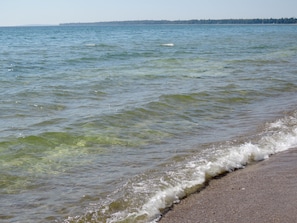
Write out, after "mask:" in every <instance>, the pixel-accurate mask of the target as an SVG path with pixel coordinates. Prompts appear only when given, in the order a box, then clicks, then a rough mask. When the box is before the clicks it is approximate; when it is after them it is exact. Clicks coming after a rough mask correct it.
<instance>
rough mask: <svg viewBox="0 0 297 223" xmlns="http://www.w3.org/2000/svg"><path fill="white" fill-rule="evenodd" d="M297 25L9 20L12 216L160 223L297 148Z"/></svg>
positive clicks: (5, 197) (8, 196)
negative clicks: (211, 183)
mask: <svg viewBox="0 0 297 223" xmlns="http://www.w3.org/2000/svg"><path fill="white" fill-rule="evenodd" d="M296 37H297V29H296V26H271V25H270V26H264V25H263V26H248V25H245V26H228V25H223V26H215V25H213V26H187V25H177V26H175V25H168V26H166V25H161V26H155V25H146V26H98V27H95V26H94V27H14V28H0V41H1V43H2V44H1V46H0V51H1V54H0V64H1V66H0V67H1V70H0V80H1V81H0V85H1V98H0V100H1V107H0V114H1V119H0V125H1V129H0V166H1V168H0V176H1V180H0V197H1V204H0V219H1V221H3V222H32V221H34V222H88V221H91V220H92V222H120V221H123V222H149V221H154V220H155V219H157V218H158V217H159V215H160V213H161V212H162V210H164V209H165V208H166V207H168V206H170V205H171V204H172V203H173V202H177V201H178V200H179V199H180V198H182V197H183V196H185V195H186V194H188V193H191V192H193V191H195V190H196V189H197V188H199V187H200V186H201V184H202V183H203V182H204V181H205V179H206V178H208V177H212V176H215V175H217V174H220V173H222V172H224V171H229V170H232V169H234V168H238V167H241V166H242V165H245V164H246V163H248V162H250V161H252V160H260V159H263V158H267V157H268V156H269V155H270V154H273V153H276V152H279V151H282V150H286V149H288V148H290V147H292V146H296V145H297V113H296V112H297V110H296V105H297V97H296V94H297V75H296V74H297V68H296V62H297V44H296Z"/></svg>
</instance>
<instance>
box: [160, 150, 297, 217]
mask: <svg viewBox="0 0 297 223" xmlns="http://www.w3.org/2000/svg"><path fill="white" fill-rule="evenodd" d="M296 188H297V148H291V149H289V150H286V151H283V152H280V153H278V154H275V155H272V156H271V157H269V158H268V159H265V160H263V161H258V162H256V163H253V164H250V165H248V166H246V167H244V168H243V169H238V170H236V171H234V172H230V173H226V174H223V175H220V176H217V177H215V178H212V179H210V180H209V181H208V182H207V183H206V185H205V187H203V188H202V189H201V190H199V191H198V192H197V193H194V194H191V195H190V196H188V197H187V198H185V199H183V200H181V202H180V203H178V204H175V205H174V206H173V207H171V208H170V209H169V210H168V211H167V212H166V213H164V214H163V217H162V218H161V219H160V222H161V223H175V222H176V223H178V222H188V223H194V222H195V223H196V222H197V223H198V222H201V223H202V222H205V223H206V222H238V223H240V222H242V223H248V222H267V223H268V222H275V223H276V222H288V223H289V222H295V221H296V219H297V205H296V204H297V203H296V200H297V190H296Z"/></svg>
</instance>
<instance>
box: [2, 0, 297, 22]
mask: <svg viewBox="0 0 297 223" xmlns="http://www.w3.org/2000/svg"><path fill="white" fill-rule="evenodd" d="M281 17H297V0H0V26H14V25H31V24H59V23H67V22H100V21H119V20H142V19H154V20H158V19H167V20H179V19H181V20H187V19H226V18H281Z"/></svg>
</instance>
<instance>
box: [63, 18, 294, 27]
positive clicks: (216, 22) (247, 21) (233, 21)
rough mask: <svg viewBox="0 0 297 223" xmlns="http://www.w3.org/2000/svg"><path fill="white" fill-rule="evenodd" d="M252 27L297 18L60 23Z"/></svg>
mask: <svg viewBox="0 0 297 223" xmlns="http://www.w3.org/2000/svg"><path fill="white" fill-rule="evenodd" d="M179 24H180V25H232V24H234V25H237V24H238V25H240V24H242V25H245V24H246V25H249V24H250V25H251V24H277V25H281V24H297V18H280V19H273V18H270V19H200V20H199V19H192V20H131V21H110V22H83V23H80V22H77V23H60V24H59V25H60V26H103V25H179Z"/></svg>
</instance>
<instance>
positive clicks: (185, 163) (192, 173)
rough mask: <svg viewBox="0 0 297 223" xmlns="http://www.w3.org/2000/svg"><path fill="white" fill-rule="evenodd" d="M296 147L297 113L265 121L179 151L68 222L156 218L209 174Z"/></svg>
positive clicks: (200, 183) (228, 169) (152, 220)
mask: <svg viewBox="0 0 297 223" xmlns="http://www.w3.org/2000/svg"><path fill="white" fill-rule="evenodd" d="M295 146H297V111H295V112H292V113H291V114H289V115H287V116H285V117H283V118H280V119H278V120H276V121H274V122H271V123H266V124H265V126H264V128H263V129H262V130H261V131H259V132H258V133H257V134H255V135H253V136H250V137H248V138H245V139H241V138H239V139H236V140H233V141H228V142H224V143H217V144H212V145H208V146H207V147H206V148H204V149H203V150H199V151H196V152H195V153H193V154H191V155H190V156H189V157H184V158H183V157H179V156H178V154H177V156H176V157H174V158H173V159H175V160H173V161H174V162H170V161H168V163H165V164H163V166H162V168H161V169H162V171H161V172H160V171H157V170H155V171H154V170H150V171H149V172H146V173H143V174H142V175H138V176H136V177H134V178H133V179H131V180H130V181H129V182H127V183H126V184H125V185H123V186H122V187H121V188H119V189H118V190H117V191H115V192H114V193H113V194H112V195H110V196H109V197H108V198H107V199H106V200H104V201H102V202H101V203H98V204H97V205H96V206H95V207H94V208H89V210H88V212H87V213H86V214H85V215H84V216H79V217H74V218H72V217H69V218H68V219H67V220H65V222H88V221H89V220H91V219H92V221H93V222H102V221H103V222H110V223H111V222H156V221H157V220H158V219H159V218H160V216H161V214H162V213H163V212H164V211H165V210H166V209H167V208H169V207H170V206H172V205H173V204H174V203H178V202H179V201H180V199H182V198H184V197H186V196H187V195H189V194H191V193H194V192H196V191H197V190H199V189H200V188H202V187H203V186H204V185H205V183H206V182H207V181H208V180H210V179H211V178H213V177H215V176H218V175H220V174H223V173H226V172H230V171H233V170H235V169H238V168H243V167H244V166H245V165H247V164H250V163H252V162H254V161H260V160H264V159H267V158H269V156H270V155H272V154H275V153H278V152H281V151H285V150H288V149H290V148H293V147H295ZM171 161H172V160H171ZM152 176H153V177H152Z"/></svg>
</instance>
